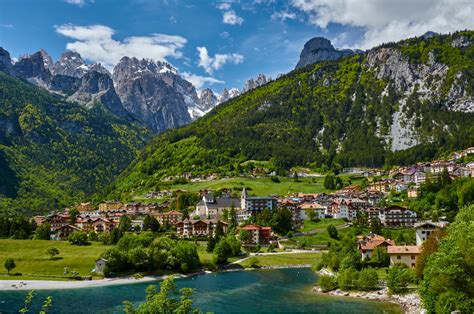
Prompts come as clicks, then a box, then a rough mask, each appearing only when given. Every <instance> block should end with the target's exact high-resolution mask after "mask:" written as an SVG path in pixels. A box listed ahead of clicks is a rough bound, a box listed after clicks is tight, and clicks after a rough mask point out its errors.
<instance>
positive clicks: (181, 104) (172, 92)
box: [0, 48, 269, 133]
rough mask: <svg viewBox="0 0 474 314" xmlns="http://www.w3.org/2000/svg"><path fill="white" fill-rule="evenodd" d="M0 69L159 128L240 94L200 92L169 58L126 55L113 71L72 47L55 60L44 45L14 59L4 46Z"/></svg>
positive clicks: (181, 121)
mask: <svg viewBox="0 0 474 314" xmlns="http://www.w3.org/2000/svg"><path fill="white" fill-rule="evenodd" d="M0 71H3V72H5V73H8V74H10V75H12V76H15V77H18V78H21V79H25V80H27V81H29V82H30V83H33V84H35V85H37V86H39V87H42V88H45V89H47V90H48V91H51V92H55V93H60V94H62V95H66V96H68V99H69V100H71V101H77V102H79V103H81V104H83V105H85V106H89V107H90V106H91V105H93V104H94V103H95V102H100V103H102V104H103V105H104V106H105V107H106V108H108V109H109V110H110V111H111V112H112V113H114V114H116V115H118V116H120V117H122V118H126V119H129V120H130V119H132V120H133V119H135V120H137V121H138V122H139V123H141V124H143V125H144V126H146V127H148V128H149V129H150V130H152V131H153V132H155V133H159V132H162V131H164V130H167V129H170V128H176V127H179V126H182V125H185V124H188V123H189V122H191V121H192V120H195V119H197V118H199V117H202V116H203V115H204V114H206V113H207V112H209V111H210V110H211V109H212V108H214V107H215V106H217V105H218V104H220V103H223V102H225V101H227V100H229V99H231V98H233V97H236V96H238V95H239V94H240V93H241V91H239V90H238V89H236V88H232V89H230V90H227V89H224V90H223V92H222V93H221V94H220V95H216V94H215V93H214V92H213V91H212V90H211V89H208V88H207V89H204V90H202V91H201V93H200V95H198V93H197V91H196V89H195V87H194V86H193V85H192V84H191V83H190V82H189V81H187V80H185V79H184V78H183V77H182V76H181V75H180V74H179V73H178V71H177V70H176V69H175V68H174V67H173V66H172V65H171V64H169V63H167V62H162V61H155V60H151V59H141V60H139V59H137V58H134V57H132V58H129V57H123V58H122V59H121V60H120V62H119V63H117V64H116V65H115V67H114V68H113V71H112V73H110V72H109V71H108V70H107V69H106V68H105V67H103V66H102V65H101V64H100V63H93V64H86V62H85V61H84V60H83V59H82V57H81V55H80V54H79V53H77V52H73V51H66V52H64V53H63V54H62V55H61V57H60V59H59V60H58V61H56V62H53V60H52V58H51V57H50V56H49V55H48V53H47V52H46V51H44V50H40V51H38V52H36V53H33V54H31V55H24V56H22V57H20V58H19V60H18V61H16V62H13V61H12V59H11V57H10V54H9V52H8V51H6V50H5V49H3V48H0ZM268 81H269V79H267V78H266V77H265V75H263V74H260V75H259V76H258V78H257V79H255V80H253V79H250V80H249V81H247V82H246V83H245V86H244V89H243V90H242V92H246V91H248V90H250V89H253V88H256V87H258V86H260V85H262V84H266V83H267V82H268Z"/></svg>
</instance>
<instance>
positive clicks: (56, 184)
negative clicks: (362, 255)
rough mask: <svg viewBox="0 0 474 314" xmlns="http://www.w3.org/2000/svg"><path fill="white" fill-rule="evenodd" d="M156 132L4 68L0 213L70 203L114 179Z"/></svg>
mask: <svg viewBox="0 0 474 314" xmlns="http://www.w3.org/2000/svg"><path fill="white" fill-rule="evenodd" d="M148 136H149V132H148V131H146V130H145V129H144V128H142V127H139V126H137V125H135V124H133V123H131V122H127V121H124V120H121V119H119V118H117V117H115V116H114V115H112V114H111V113H110V112H109V111H107V110H106V109H105V108H104V107H103V106H102V105H101V104H97V105H96V106H95V107H94V108H92V109H90V110H89V109H86V108H85V107H83V106H80V105H78V104H74V103H70V102H65V101H64V100H63V99H62V98H61V97H59V96H55V95H53V94H50V93H48V92H46V91H44V90H42V89H40V88H37V87H35V86H33V85H32V84H30V83H27V82H24V81H21V80H18V79H15V78H13V77H11V76H8V75H6V74H3V73H1V72H0V211H10V212H18V211H24V212H28V213H36V212H42V211H49V210H51V209H54V208H61V207H64V206H67V205H71V204H73V203H74V202H77V201H79V200H81V199H82V198H84V196H86V195H90V194H91V193H93V192H96V191H98V189H100V188H101V187H103V186H105V185H106V184H108V183H110V181H111V179H112V178H113V177H114V175H117V174H118V173H120V172H121V171H122V170H123V169H124V168H126V167H127V166H128V165H129V163H130V162H131V161H132V160H133V159H134V158H135V157H136V155H137V154H138V151H139V150H140V148H142V147H143V145H144V144H145V142H146V139H147V138H148Z"/></svg>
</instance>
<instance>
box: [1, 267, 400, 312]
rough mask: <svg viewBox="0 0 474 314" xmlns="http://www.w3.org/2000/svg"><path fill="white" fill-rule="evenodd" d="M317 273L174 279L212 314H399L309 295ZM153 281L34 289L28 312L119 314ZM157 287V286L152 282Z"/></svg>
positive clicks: (10, 294) (7, 294) (19, 298)
mask: <svg viewBox="0 0 474 314" xmlns="http://www.w3.org/2000/svg"><path fill="white" fill-rule="evenodd" d="M315 280H316V275H315V274H314V273H313V272H312V271H311V270H310V269H308V268H300V269H272V270H258V271H239V272H226V273H213V274H206V275H199V276H195V277H191V278H182V279H177V280H176V283H177V285H178V287H189V288H193V289H195V295H194V300H195V305H196V306H198V307H199V308H200V309H201V310H202V311H203V312H208V311H211V312H215V313H231V312H233V313H235V312H246V313H269V312H272V313H302V312H307V313H400V312H401V309H400V308H399V307H398V306H397V305H395V304H391V303H382V302H374V301H366V300H359V299H352V298H340V297H331V296H326V295H318V294H316V293H313V292H311V288H312V286H313V284H314V282H315ZM150 284H154V283H150V282H147V283H137V284H126V285H114V286H104V287H99V288H82V289H64V290H38V291H36V293H37V295H36V297H35V299H34V302H33V306H32V311H31V312H34V313H37V312H38V310H39V309H40V307H41V302H42V301H43V300H44V298H45V297H46V296H52V297H53V305H52V307H51V310H50V311H48V313H121V312H123V310H122V305H121V302H122V301H123V300H129V301H132V302H134V303H140V302H142V301H144V299H145V288H146V287H147V286H149V285H150ZM156 284H159V282H156ZM26 294H27V291H0V312H1V313H15V312H18V310H19V309H20V308H21V307H22V305H23V302H24V299H25V296H26Z"/></svg>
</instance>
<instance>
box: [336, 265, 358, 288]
mask: <svg viewBox="0 0 474 314" xmlns="http://www.w3.org/2000/svg"><path fill="white" fill-rule="evenodd" d="M358 279H359V273H358V272H357V270H355V269H354V268H352V267H351V268H347V269H345V270H343V271H342V272H340V274H339V276H338V277H337V284H338V285H339V288H341V289H342V290H344V291H347V290H351V289H353V288H355V287H356V285H357V281H358Z"/></svg>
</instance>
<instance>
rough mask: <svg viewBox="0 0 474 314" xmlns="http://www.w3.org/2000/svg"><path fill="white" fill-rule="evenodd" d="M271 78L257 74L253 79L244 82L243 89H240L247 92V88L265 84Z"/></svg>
mask: <svg viewBox="0 0 474 314" xmlns="http://www.w3.org/2000/svg"><path fill="white" fill-rule="evenodd" d="M271 80H272V78H271V77H269V78H267V77H266V76H265V75H264V74H259V75H258V77H257V78H256V79H255V80H254V79H250V80H248V81H247V82H245V85H244V89H243V90H242V92H243V93H245V92H248V91H249V90H252V89H254V88H257V87H260V86H262V85H265V84H267V83H268V82H270V81H271Z"/></svg>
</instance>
